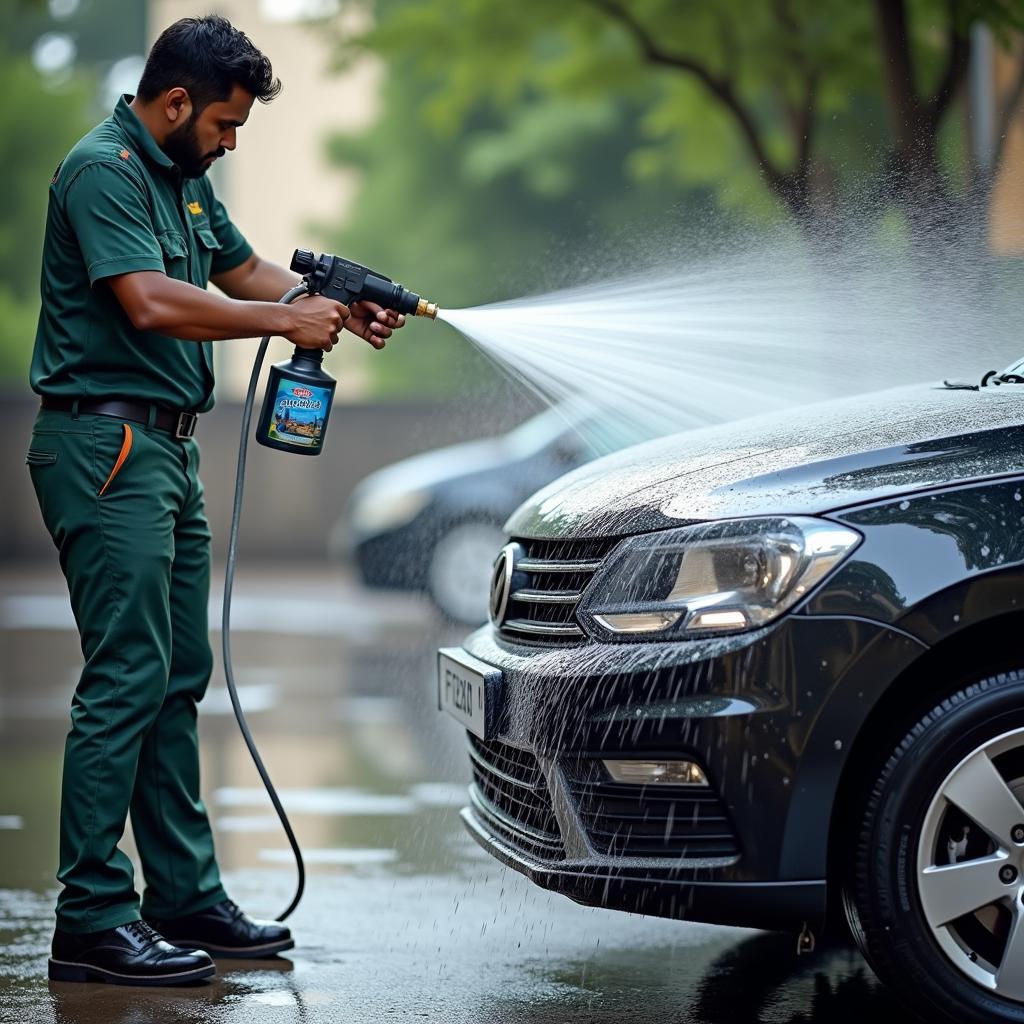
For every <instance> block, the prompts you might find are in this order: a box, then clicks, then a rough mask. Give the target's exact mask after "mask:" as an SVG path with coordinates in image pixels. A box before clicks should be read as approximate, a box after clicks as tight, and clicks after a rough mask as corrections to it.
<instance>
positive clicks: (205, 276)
mask: <svg viewBox="0 0 1024 1024" xmlns="http://www.w3.org/2000/svg"><path fill="white" fill-rule="evenodd" d="M192 229H193V231H194V232H195V235H196V242H198V244H199V251H198V256H199V270H200V273H201V274H202V281H203V284H204V285H205V284H206V282H207V281H209V279H210V268H211V267H212V266H213V258H214V255H215V253H217V252H218V251H219V250H220V248H221V244H220V242H219V241H218V240H217V236H216V235H215V234H214V233H213V229H212V228H211V227H210V226H209V224H194V225H193V228H192Z"/></svg>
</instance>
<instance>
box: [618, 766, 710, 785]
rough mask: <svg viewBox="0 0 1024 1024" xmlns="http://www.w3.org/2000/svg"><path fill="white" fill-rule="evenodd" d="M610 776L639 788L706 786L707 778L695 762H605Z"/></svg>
mask: <svg viewBox="0 0 1024 1024" xmlns="http://www.w3.org/2000/svg"><path fill="white" fill-rule="evenodd" d="M604 766H605V768H607V769H608V774H609V775H611V777H612V778H613V779H614V780H615V781H616V782H631V783H634V784H635V785H638V786H643V785H648V784H650V783H652V782H653V783H667V784H668V785H672V786H706V785H707V784H708V780H707V776H706V775H705V774H704V772H703V771H701V767H700V765H699V764H696V763H695V762H693V761H605V762H604Z"/></svg>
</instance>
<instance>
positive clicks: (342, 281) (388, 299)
mask: <svg viewBox="0 0 1024 1024" xmlns="http://www.w3.org/2000/svg"><path fill="white" fill-rule="evenodd" d="M291 268H292V270H294V271H295V273H297V274H302V276H303V279H304V280H305V282H306V288H307V289H308V291H309V293H310V294H311V295H315V294H319V295H325V296H326V297H327V298H329V299H334V300H335V301H336V302H343V303H344V304H345V305H346V306H349V305H351V304H352V303H353V302H358V301H360V300H361V299H366V300H368V301H369V302H376V303H377V304H378V305H379V306H382V307H383V308H384V309H393V310H394V311H395V312H396V313H405V314H406V315H407V316H429V317H431V318H436V317H437V303H436V302H428V301H427V300H426V299H422V298H420V296H419V295H417V294H416V293H415V292H411V291H409V290H408V289H407V288H403V287H402V286H401V285H400V284H395V282H394V281H392V280H391V278H390V277H385V276H384V275H383V274H378V273H375V272H374V271H372V270H370V268H369V267H364V266H361V265H360V264H358V263H353V262H352V261H351V260H346V259H344V258H343V257H341V256H331V255H329V254H328V253H322V254H321V255H320V256H314V255H313V253H311V252H310V251H309V250H308V249H296V250H295V253H294V254H293V256H292V262H291Z"/></svg>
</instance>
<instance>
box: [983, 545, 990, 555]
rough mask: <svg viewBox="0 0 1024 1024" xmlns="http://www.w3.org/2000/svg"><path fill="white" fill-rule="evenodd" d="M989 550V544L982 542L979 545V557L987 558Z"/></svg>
mask: <svg viewBox="0 0 1024 1024" xmlns="http://www.w3.org/2000/svg"><path fill="white" fill-rule="evenodd" d="M989 550H990V549H989V546H988V545H987V544H982V546H981V557H982V558H987V557H988V553H989Z"/></svg>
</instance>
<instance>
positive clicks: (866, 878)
mask: <svg viewBox="0 0 1024 1024" xmlns="http://www.w3.org/2000/svg"><path fill="white" fill-rule="evenodd" d="M1018 810H1019V815H1018ZM1017 826H1019V828H1018V827H1017ZM1004 833H1005V834H1004ZM851 849H852V857H851V858H850V860H849V862H848V867H847V870H846V874H845V878H844V879H843V888H842V896H843V903H844V907H845V910H846V913H847V918H848V920H849V923H850V926H851V929H852V931H853V935H854V938H855V939H856V941H857V944H858V946H859V947H860V949H861V952H862V953H863V954H864V956H865V958H866V959H867V961H868V962H869V963H870V965H871V966H872V968H873V969H874V971H875V973H876V974H877V975H878V976H879V978H881V980H882V981H883V982H885V983H886V984H888V985H889V986H890V987H891V988H892V989H894V990H895V991H896V992H897V993H898V994H900V995H901V996H902V997H903V999H904V1001H905V1002H906V1003H907V1004H908V1005H910V1006H912V1007H914V1008H915V1009H916V1010H917V1011H918V1012H919V1013H923V1014H924V1016H925V1019H927V1020H929V1021H947V1022H955V1024H973V1022H978V1024H982V1022H985V1024H992V1022H999V1021H1005V1022H1024V902H1022V900H1024V672H1022V671H1019V670H1017V671H1012V672H1007V673H1004V674H1000V675H995V676H990V677H987V678H983V679H980V680H978V681H977V682H975V683H972V684H971V685H968V686H966V687H964V688H963V689H961V690H959V691H958V692H957V693H955V694H953V695H952V696H950V697H948V698H947V699H945V700H943V701H942V702H941V703H940V704H938V705H936V706H935V707H934V708H932V710H931V711H929V712H928V713H927V714H926V715H924V716H923V717H922V718H921V719H920V720H919V721H918V722H917V723H916V724H915V725H914V726H913V728H912V729H911V730H910V731H909V732H908V733H907V734H906V736H905V737H904V739H903V740H902V742H901V743H900V744H899V745H898V746H897V747H896V749H895V750H894V751H893V752H892V754H891V756H890V757H889V759H888V761H887V763H886V764H885V766H884V768H883V769H882V771H881V773H880V775H879V776H878V778H877V780H876V782H875V784H874V786H873V788H872V790H871V792H870V796H869V797H868V799H867V804H866V806H865V808H864V815H863V819H862V821H861V823H860V825H859V827H857V828H856V829H855V842H854V843H853V844H852V846H851ZM1011 874H1012V875H1013V876H1014V877H1013V879H1012V880H1010V875H1011ZM990 897H991V899H990ZM975 904H976V905H977V906H976V907H975ZM972 908H973V909H972ZM951 915H952V916H951Z"/></svg>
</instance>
